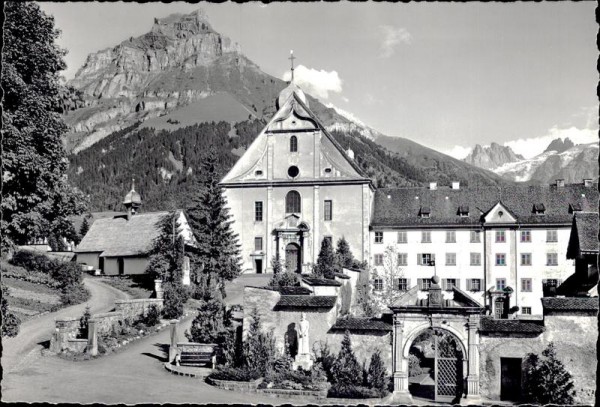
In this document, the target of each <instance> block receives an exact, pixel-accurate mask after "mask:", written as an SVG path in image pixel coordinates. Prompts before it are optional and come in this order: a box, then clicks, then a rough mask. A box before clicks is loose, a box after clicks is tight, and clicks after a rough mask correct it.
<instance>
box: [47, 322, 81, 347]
mask: <svg viewBox="0 0 600 407" xmlns="http://www.w3.org/2000/svg"><path fill="white" fill-rule="evenodd" d="M78 332H79V318H62V319H57V320H55V321H54V333H53V335H52V338H51V339H50V350H51V351H52V352H57V353H58V352H62V351H63V350H67V349H69V348H70V345H69V341H72V340H75V338H76V337H77V333H78Z"/></svg>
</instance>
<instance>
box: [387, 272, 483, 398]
mask: <svg viewBox="0 0 600 407" xmlns="http://www.w3.org/2000/svg"><path fill="white" fill-rule="evenodd" d="M438 282H439V279H438V278H437V277H434V278H433V279H432V284H431V287H430V289H429V291H427V292H425V295H427V297H426V298H424V299H423V298H422V297H423V292H418V287H413V288H412V289H411V290H409V291H408V292H407V293H406V294H404V295H403V296H402V297H400V298H399V299H398V301H397V302H396V303H395V304H394V305H393V306H391V307H390V308H391V309H392V311H393V312H394V328H393V336H394V338H393V339H394V340H393V378H394V395H395V401H398V402H401V403H410V402H412V395H411V393H410V391H409V351H410V348H411V347H412V346H413V343H414V342H415V340H416V339H417V338H418V337H419V335H421V334H422V333H423V332H425V331H427V330H433V331H434V332H436V333H437V335H436V336H435V338H437V339H435V340H436V346H435V349H436V355H435V366H434V373H435V397H434V398H435V399H436V400H437V401H442V402H452V403H459V402H460V399H462V398H467V399H469V402H477V400H479V351H478V343H479V337H478V335H479V334H478V331H477V329H478V326H479V319H480V316H481V315H482V313H483V311H484V309H483V307H482V306H481V305H480V304H479V303H477V302H476V301H475V300H473V299H472V298H471V297H470V296H469V295H468V294H466V293H465V292H463V291H461V290H459V289H456V288H454V289H453V291H452V292H450V293H448V294H449V295H448V294H447V295H446V296H443V295H442V293H441V289H440V287H439V284H438ZM444 338H448V339H444ZM440 340H450V341H452V342H453V344H454V345H455V348H454V349H455V352H453V353H450V352H449V351H448V349H445V350H442V352H441V353H440V352H438V351H439V349H438V348H439V345H440ZM461 357H462V358H461Z"/></svg>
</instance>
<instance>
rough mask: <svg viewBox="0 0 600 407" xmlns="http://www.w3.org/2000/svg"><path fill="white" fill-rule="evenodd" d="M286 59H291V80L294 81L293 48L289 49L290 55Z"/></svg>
mask: <svg viewBox="0 0 600 407" xmlns="http://www.w3.org/2000/svg"><path fill="white" fill-rule="evenodd" d="M288 59H289V60H290V61H292V82H294V59H296V57H294V50H293V49H291V50H290V57H289V58H288Z"/></svg>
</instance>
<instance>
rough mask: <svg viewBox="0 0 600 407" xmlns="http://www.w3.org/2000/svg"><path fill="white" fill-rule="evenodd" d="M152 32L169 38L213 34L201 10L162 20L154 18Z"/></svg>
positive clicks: (206, 17) (175, 14) (177, 14)
mask: <svg viewBox="0 0 600 407" xmlns="http://www.w3.org/2000/svg"><path fill="white" fill-rule="evenodd" d="M152 32H154V33H161V34H164V35H166V36H168V37H171V38H187V37H189V36H190V35H196V34H201V33H205V32H213V29H212V27H211V26H210V23H209V22H208V16H207V15H206V12H205V11H204V10H203V9H201V8H200V9H197V10H195V11H192V12H191V13H189V14H181V13H174V14H170V15H168V16H167V17H164V18H154V25H153V26H152Z"/></svg>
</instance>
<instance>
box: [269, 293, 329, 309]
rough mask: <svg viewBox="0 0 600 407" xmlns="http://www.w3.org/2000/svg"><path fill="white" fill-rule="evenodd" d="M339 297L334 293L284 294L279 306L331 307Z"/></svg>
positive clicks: (278, 303)
mask: <svg viewBox="0 0 600 407" xmlns="http://www.w3.org/2000/svg"><path fill="white" fill-rule="evenodd" d="M336 300H337V297H336V296H334V295H282V296H281V298H280V299H279V301H278V302H277V304H276V306H277V307H300V308H331V307H333V306H334V305H335V302H336Z"/></svg>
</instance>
